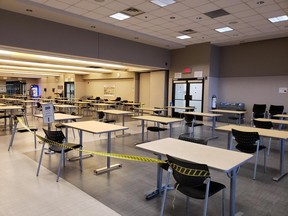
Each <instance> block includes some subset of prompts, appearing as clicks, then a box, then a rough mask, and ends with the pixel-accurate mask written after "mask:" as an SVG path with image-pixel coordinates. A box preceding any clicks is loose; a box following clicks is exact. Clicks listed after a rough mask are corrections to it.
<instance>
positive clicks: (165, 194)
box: [160, 168, 172, 216]
mask: <svg viewBox="0 0 288 216" xmlns="http://www.w3.org/2000/svg"><path fill="white" fill-rule="evenodd" d="M171 173H172V170H171V168H169V169H168V172H167V177H166V184H165V187H164V193H163V198H162V205H161V212H160V216H163V215H164V209H165V204H166V196H167V189H168V185H169V182H170V176H171Z"/></svg>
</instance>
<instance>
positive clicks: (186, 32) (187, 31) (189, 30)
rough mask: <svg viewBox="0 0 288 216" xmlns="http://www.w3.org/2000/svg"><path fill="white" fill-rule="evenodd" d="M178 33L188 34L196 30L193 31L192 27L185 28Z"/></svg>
mask: <svg viewBox="0 0 288 216" xmlns="http://www.w3.org/2000/svg"><path fill="white" fill-rule="evenodd" d="M179 33H181V34H183V35H190V34H194V33H196V31H194V30H193V29H186V30H183V31H180V32H179Z"/></svg>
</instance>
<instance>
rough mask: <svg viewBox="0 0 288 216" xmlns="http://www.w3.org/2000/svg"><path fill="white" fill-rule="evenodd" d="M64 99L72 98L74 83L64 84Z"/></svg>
mask: <svg viewBox="0 0 288 216" xmlns="http://www.w3.org/2000/svg"><path fill="white" fill-rule="evenodd" d="M64 97H65V98H67V99H68V100H71V99H73V98H74V82H65V83H64Z"/></svg>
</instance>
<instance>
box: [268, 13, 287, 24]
mask: <svg viewBox="0 0 288 216" xmlns="http://www.w3.org/2000/svg"><path fill="white" fill-rule="evenodd" d="M268 20H269V21H270V22H272V23H277V22H283V21H287V20H288V16H287V15H284V16H278V17H271V18H268Z"/></svg>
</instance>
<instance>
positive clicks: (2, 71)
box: [0, 69, 60, 76]
mask: <svg viewBox="0 0 288 216" xmlns="http://www.w3.org/2000/svg"><path fill="white" fill-rule="evenodd" d="M1 73H4V74H19V75H21V74H25V75H36V76H60V74H57V73H37V72H31V71H17V70H7V69H5V70H3V69H0V75H1Z"/></svg>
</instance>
